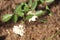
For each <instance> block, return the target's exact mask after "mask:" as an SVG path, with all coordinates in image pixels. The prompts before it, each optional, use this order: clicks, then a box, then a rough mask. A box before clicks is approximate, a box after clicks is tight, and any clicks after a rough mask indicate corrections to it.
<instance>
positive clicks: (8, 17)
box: [2, 14, 13, 22]
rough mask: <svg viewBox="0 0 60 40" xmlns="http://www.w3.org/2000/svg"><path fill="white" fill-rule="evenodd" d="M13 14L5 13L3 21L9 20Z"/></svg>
mask: <svg viewBox="0 0 60 40" xmlns="http://www.w3.org/2000/svg"><path fill="white" fill-rule="evenodd" d="M12 16H13V14H5V15H3V16H2V22H7V21H9V20H10V19H11V18H12Z"/></svg>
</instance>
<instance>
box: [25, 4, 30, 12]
mask: <svg viewBox="0 0 60 40" xmlns="http://www.w3.org/2000/svg"><path fill="white" fill-rule="evenodd" d="M29 10H30V9H29V6H28V5H27V4H25V6H24V12H28V11H29Z"/></svg>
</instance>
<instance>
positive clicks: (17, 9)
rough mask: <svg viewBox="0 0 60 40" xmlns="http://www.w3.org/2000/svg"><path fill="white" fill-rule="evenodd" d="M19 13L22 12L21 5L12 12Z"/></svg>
mask: <svg viewBox="0 0 60 40" xmlns="http://www.w3.org/2000/svg"><path fill="white" fill-rule="evenodd" d="M19 11H22V9H21V5H18V6H17V7H16V9H15V11H14V12H15V13H16V14H17V13H18V12H19Z"/></svg>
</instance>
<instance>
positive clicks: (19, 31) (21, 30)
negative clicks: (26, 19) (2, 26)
mask: <svg viewBox="0 0 60 40" xmlns="http://www.w3.org/2000/svg"><path fill="white" fill-rule="evenodd" d="M24 29H25V28H24V26H23V25H21V24H20V25H18V26H15V25H14V27H13V32H14V33H16V34H18V35H20V36H23V35H24V33H25V31H24Z"/></svg>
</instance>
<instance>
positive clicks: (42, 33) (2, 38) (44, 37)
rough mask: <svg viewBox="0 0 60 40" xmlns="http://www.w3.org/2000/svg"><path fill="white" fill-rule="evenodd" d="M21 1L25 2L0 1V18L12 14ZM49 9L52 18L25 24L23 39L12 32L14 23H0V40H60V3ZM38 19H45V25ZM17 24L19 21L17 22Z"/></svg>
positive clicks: (19, 0)
mask: <svg viewBox="0 0 60 40" xmlns="http://www.w3.org/2000/svg"><path fill="white" fill-rule="evenodd" d="M23 1H26V0H0V16H1V15H3V14H4V13H13V10H14V9H15V7H16V5H18V4H19V3H21V2H23ZM50 9H51V11H52V12H53V16H49V15H47V16H43V17H41V18H39V19H38V20H37V21H36V22H30V23H28V22H26V23H25V28H26V32H25V34H24V36H23V37H21V36H19V35H16V34H14V33H13V32H12V28H13V25H15V24H14V23H12V22H8V23H2V22H0V40H50V39H51V40H60V34H59V33H60V1H58V0H57V1H56V2H54V3H53V4H52V5H51V6H50ZM40 19H47V23H41V22H40V21H39V20H40ZM19 23H20V21H18V22H17V24H19ZM58 32H59V33H58ZM57 33H58V34H57ZM56 34H57V35H56ZM54 35H56V36H54ZM52 36H54V37H52ZM51 37H52V38H51Z"/></svg>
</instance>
